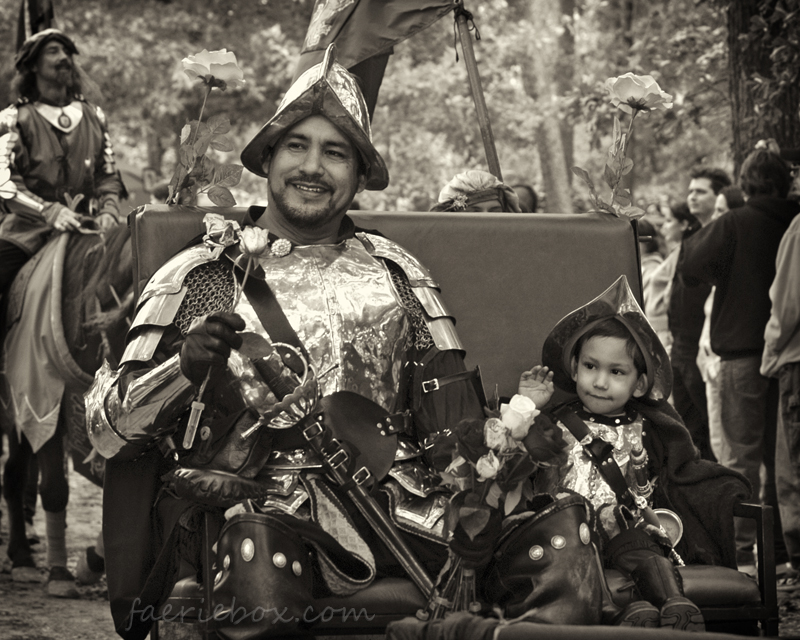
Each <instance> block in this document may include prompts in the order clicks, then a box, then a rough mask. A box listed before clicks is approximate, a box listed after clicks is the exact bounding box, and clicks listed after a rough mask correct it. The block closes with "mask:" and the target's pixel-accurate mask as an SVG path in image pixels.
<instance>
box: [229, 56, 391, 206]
mask: <svg viewBox="0 0 800 640" xmlns="http://www.w3.org/2000/svg"><path fill="white" fill-rule="evenodd" d="M314 115H322V116H325V117H326V118H328V120H330V121H331V122H332V123H333V124H334V125H335V126H336V127H337V128H339V129H340V130H341V131H342V132H343V133H344V134H345V135H346V136H347V137H348V138H349V139H350V141H351V142H352V143H353V145H354V146H355V147H356V149H358V152H359V154H360V155H361V158H362V160H363V161H364V168H365V177H366V188H367V189H369V190H371V191H380V190H381V189H385V188H386V187H387V185H388V184H389V172H388V171H387V169H386V164H385V163H384V161H383V158H381V156H380V154H379V153H378V152H377V150H376V149H375V147H374V146H373V145H372V128H371V126H370V122H369V115H368V112H367V104H366V102H365V101H364V96H363V95H362V93H361V89H360V88H359V87H358V84H357V81H356V79H355V77H354V76H353V75H352V74H351V73H350V72H349V71H348V70H347V69H345V68H344V67H343V66H342V65H340V64H339V63H338V62H336V47H335V45H333V44H331V45H329V46H328V48H327V50H326V51H325V57H324V58H323V60H322V62H320V63H319V64H316V65H314V66H313V67H311V68H310V69H308V70H307V71H305V72H304V73H303V75H301V76H300V77H299V78H298V79H297V80H296V81H295V82H294V83H293V84H292V86H291V87H289V90H288V91H287V92H286V95H285V96H284V97H283V100H281V103H280V105H279V106H278V111H277V112H276V113H275V115H274V116H273V117H272V118H271V119H270V120H269V121H268V122H267V123H266V124H265V125H264V126H263V127H262V128H261V130H260V131H259V132H258V133H257V134H256V135H255V137H254V138H253V139H252V140H251V141H250V142H249V143H248V144H247V146H245V148H244V150H243V151H242V164H243V165H244V166H245V167H247V168H248V169H249V170H250V171H252V172H253V173H255V174H256V175H259V176H262V177H264V178H266V177H268V176H267V174H266V172H265V171H264V166H263V165H264V161H265V160H266V159H267V158H268V156H269V154H270V153H271V152H272V148H273V147H274V146H275V144H277V142H278V141H279V140H280V139H281V137H282V136H283V135H284V133H286V132H287V131H289V129H291V128H292V127H293V126H294V125H295V124H297V123H298V122H300V121H302V120H305V119H306V118H308V117H310V116H314Z"/></svg>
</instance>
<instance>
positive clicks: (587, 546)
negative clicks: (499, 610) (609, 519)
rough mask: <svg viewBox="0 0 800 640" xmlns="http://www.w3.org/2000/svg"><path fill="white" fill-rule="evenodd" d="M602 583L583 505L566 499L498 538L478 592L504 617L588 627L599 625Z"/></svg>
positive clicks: (572, 498)
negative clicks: (499, 539)
mask: <svg viewBox="0 0 800 640" xmlns="http://www.w3.org/2000/svg"><path fill="white" fill-rule="evenodd" d="M604 581H605V577H604V575H603V569H602V565H601V563H600V559H599V555H598V552H597V548H596V547H595V545H594V543H593V542H592V539H591V531H590V528H589V524H588V508H587V504H586V501H585V500H584V499H583V497H581V496H570V497H568V498H564V499H562V500H557V501H553V502H551V503H550V504H548V505H547V506H544V507H543V508H542V509H540V510H538V511H537V512H536V513H535V514H534V515H533V516H532V517H531V518H530V519H528V520H526V521H525V522H524V523H522V524H521V525H519V526H517V527H516V528H515V529H513V530H512V531H510V532H509V533H507V534H506V535H505V537H503V538H501V542H500V545H499V547H498V549H497V550H496V551H495V554H494V560H493V562H492V563H491V564H490V565H489V567H488V569H487V571H486V578H485V581H484V591H485V595H486V597H487V600H488V601H489V602H494V603H497V604H498V605H500V606H501V607H503V611H504V614H505V615H506V617H508V618H516V617H519V616H521V615H523V614H526V620H529V621H532V622H546V623H551V624H581V625H594V624H599V623H600V621H601V616H602V609H603V587H604Z"/></svg>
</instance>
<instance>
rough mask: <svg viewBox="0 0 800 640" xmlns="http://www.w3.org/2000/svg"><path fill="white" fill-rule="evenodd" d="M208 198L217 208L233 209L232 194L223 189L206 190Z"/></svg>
mask: <svg viewBox="0 0 800 640" xmlns="http://www.w3.org/2000/svg"><path fill="white" fill-rule="evenodd" d="M208 198H209V200H211V202H213V203H214V204H215V205H217V206H218V207H233V206H235V205H236V199H235V198H234V197H233V194H232V193H231V192H230V191H229V190H228V189H226V188H225V187H220V186H214V187H211V188H210V189H209V190H208Z"/></svg>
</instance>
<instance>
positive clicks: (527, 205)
mask: <svg viewBox="0 0 800 640" xmlns="http://www.w3.org/2000/svg"><path fill="white" fill-rule="evenodd" d="M511 188H512V189H513V190H514V192H515V193H516V194H517V196H518V197H519V210H520V212H521V213H536V210H537V208H538V206H539V196H538V195H537V194H536V190H535V189H534V188H533V187H532V186H531V185H529V184H527V183H525V182H519V183H515V184H512V185H511Z"/></svg>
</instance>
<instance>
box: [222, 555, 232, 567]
mask: <svg viewBox="0 0 800 640" xmlns="http://www.w3.org/2000/svg"><path fill="white" fill-rule="evenodd" d="M230 566H231V557H230V556H229V555H228V554H227V553H226V554H225V557H224V558H223V559H222V568H223V569H227V568H228V567H230Z"/></svg>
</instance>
